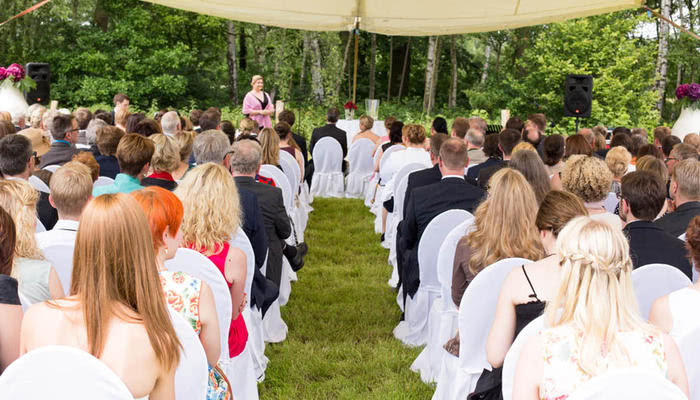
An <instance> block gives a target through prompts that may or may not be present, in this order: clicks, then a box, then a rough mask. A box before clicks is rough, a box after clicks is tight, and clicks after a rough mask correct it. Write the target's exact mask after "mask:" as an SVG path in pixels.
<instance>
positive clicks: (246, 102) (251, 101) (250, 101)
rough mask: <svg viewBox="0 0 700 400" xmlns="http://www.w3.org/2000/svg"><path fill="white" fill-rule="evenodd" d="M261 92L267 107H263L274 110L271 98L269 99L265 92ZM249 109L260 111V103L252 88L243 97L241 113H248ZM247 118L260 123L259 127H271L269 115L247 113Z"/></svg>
mask: <svg viewBox="0 0 700 400" xmlns="http://www.w3.org/2000/svg"><path fill="white" fill-rule="evenodd" d="M263 94H264V95H265V97H266V98H267V107H265V109H266V110H274V108H275V107H274V104H272V99H270V96H269V95H268V94H267V93H265V92H263ZM251 111H262V104H260V100H258V98H257V97H255V95H254V94H253V91H252V90H251V91H250V92H248V93H247V94H246V95H245V97H244V98H243V115H248V114H250V112H251ZM248 118H250V119H252V120H253V121H256V122H257V123H258V125H260V128H272V122H271V121H270V116H269V115H261V114H256V115H249V116H248Z"/></svg>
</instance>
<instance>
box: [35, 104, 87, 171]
mask: <svg viewBox="0 0 700 400" xmlns="http://www.w3.org/2000/svg"><path fill="white" fill-rule="evenodd" d="M78 130H79V129H78V122H77V121H76V120H75V117H73V116H72V115H58V116H56V117H54V119H53V121H52V122H51V136H52V137H53V139H54V142H53V143H51V147H49V151H48V153H46V154H44V155H43V156H41V165H40V168H44V167H46V166H47V165H63V164H65V163H67V162H68V161H70V160H72V159H73V156H74V155H75V154H78V153H79V152H80V151H79V150H78V149H77V148H76V147H75V143H76V142H77V141H78Z"/></svg>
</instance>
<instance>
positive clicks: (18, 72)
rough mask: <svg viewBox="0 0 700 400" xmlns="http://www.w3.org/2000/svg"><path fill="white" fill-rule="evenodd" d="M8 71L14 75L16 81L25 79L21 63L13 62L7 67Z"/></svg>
mask: <svg viewBox="0 0 700 400" xmlns="http://www.w3.org/2000/svg"><path fill="white" fill-rule="evenodd" d="M7 73H8V74H10V75H12V76H13V77H14V79H13V80H14V81H15V82H19V81H21V80H22V79H24V68H22V66H21V65H19V64H12V65H10V66H9V67H7Z"/></svg>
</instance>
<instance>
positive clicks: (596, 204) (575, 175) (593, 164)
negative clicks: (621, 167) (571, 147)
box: [561, 154, 622, 229]
mask: <svg viewBox="0 0 700 400" xmlns="http://www.w3.org/2000/svg"><path fill="white" fill-rule="evenodd" d="M612 180H613V175H612V172H610V169H609V168H608V166H607V165H605V162H604V161H603V160H601V159H598V158H596V157H591V156H584V155H580V154H576V155H572V156H571V157H569V159H568V160H567V161H566V166H565V167H564V171H563V172H562V173H561V184H562V186H563V188H564V190H566V191H569V192H571V193H573V194H575V195H576V196H578V197H580V198H581V200H583V202H584V204H585V205H586V209H587V210H588V214H589V215H590V216H591V218H593V219H597V220H599V221H605V222H607V223H609V224H610V225H611V226H613V227H615V228H618V229H622V221H621V220H620V217H618V216H617V215H615V214H613V213H611V212H608V211H606V210H605V208H604V207H603V202H604V201H605V198H606V197H608V193H610V186H611V185H612Z"/></svg>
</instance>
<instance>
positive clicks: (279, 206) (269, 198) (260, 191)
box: [234, 176, 292, 287]
mask: <svg viewBox="0 0 700 400" xmlns="http://www.w3.org/2000/svg"><path fill="white" fill-rule="evenodd" d="M234 180H235V182H236V186H237V187H238V189H239V191H240V189H246V190H249V191H250V192H252V193H253V194H255V196H256V198H257V200H258V205H259V206H260V211H261V213H262V216H263V221H264V225H265V233H266V234H267V239H268V248H269V253H268V258H267V277H268V278H270V279H271V280H272V282H274V283H275V285H277V287H279V286H280V280H281V276H282V247H283V241H284V239H286V238H287V237H289V235H290V234H291V233H292V228H291V224H290V223H289V217H287V211H285V209H284V200H283V199H282V190H281V189H280V188H276V187H273V186H270V185H266V184H264V183H260V182H256V181H255V179H253V178H251V177H248V176H237V177H234Z"/></svg>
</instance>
